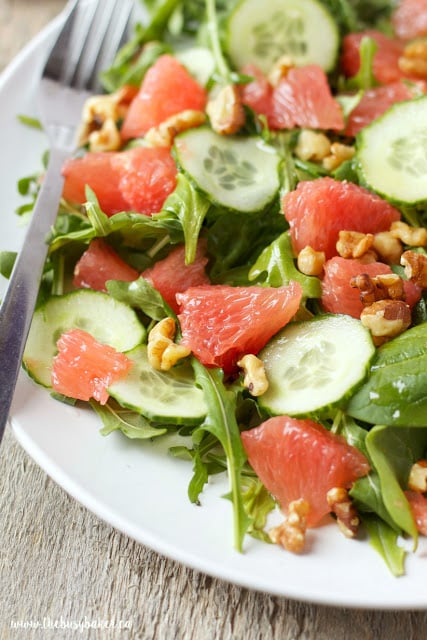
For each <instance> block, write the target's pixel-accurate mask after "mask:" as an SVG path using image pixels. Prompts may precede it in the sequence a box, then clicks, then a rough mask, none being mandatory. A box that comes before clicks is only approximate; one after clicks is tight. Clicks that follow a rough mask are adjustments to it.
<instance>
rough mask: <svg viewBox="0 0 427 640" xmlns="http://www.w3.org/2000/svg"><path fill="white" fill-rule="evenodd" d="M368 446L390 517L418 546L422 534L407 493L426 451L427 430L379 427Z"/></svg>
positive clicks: (368, 440)
mask: <svg viewBox="0 0 427 640" xmlns="http://www.w3.org/2000/svg"><path fill="white" fill-rule="evenodd" d="M366 446H367V448H368V452H369V456H370V458H371V460H372V463H373V465H374V467H375V469H376V471H377V473H378V477H379V482H380V487H381V495H382V499H383V502H384V505H385V507H386V509H387V511H388V513H389V515H390V517H391V518H392V520H393V522H395V523H396V525H397V526H398V527H400V528H401V529H402V530H403V531H405V532H406V533H407V534H409V535H410V536H412V538H413V539H414V541H415V543H416V541H417V538H418V531H417V527H416V524H415V521H414V517H413V515H412V511H411V509H410V506H409V504H408V501H407V499H406V497H405V494H404V493H403V490H404V489H405V488H406V485H407V481H408V476H409V472H410V469H411V466H412V465H413V464H414V462H416V461H417V460H419V459H420V458H422V457H423V456H424V453H425V451H426V448H427V428H425V429H419V428H415V429H414V428H412V429H411V428H398V427H385V426H376V427H374V428H373V429H372V430H371V431H370V432H369V433H368V435H367V436H366Z"/></svg>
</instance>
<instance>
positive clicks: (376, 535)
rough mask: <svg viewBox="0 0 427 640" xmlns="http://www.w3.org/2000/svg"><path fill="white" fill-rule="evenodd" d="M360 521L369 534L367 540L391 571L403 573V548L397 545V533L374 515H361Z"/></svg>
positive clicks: (395, 574) (397, 573)
mask: <svg viewBox="0 0 427 640" xmlns="http://www.w3.org/2000/svg"><path fill="white" fill-rule="evenodd" d="M362 522H363V524H364V526H365V527H366V529H367V531H368V534H369V542H370V544H371V545H372V546H373V548H374V549H375V550H376V551H378V553H379V554H380V555H381V556H382V558H383V559H384V561H385V563H386V564H387V566H388V568H389V569H390V571H391V573H392V574H393V575H394V576H401V575H403V573H404V559H405V555H406V554H405V550H404V549H403V548H402V547H400V546H399V544H398V538H399V534H398V533H397V532H396V531H395V530H394V529H392V528H391V527H389V526H388V525H387V524H386V523H385V522H383V521H382V520H380V519H379V518H376V517H374V516H369V515H365V514H364V515H363V517H362Z"/></svg>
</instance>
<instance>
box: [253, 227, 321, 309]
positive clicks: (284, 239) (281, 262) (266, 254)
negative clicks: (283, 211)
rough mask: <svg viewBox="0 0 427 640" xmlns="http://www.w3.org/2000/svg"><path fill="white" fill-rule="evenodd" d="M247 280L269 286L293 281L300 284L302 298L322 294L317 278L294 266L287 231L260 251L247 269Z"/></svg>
mask: <svg viewBox="0 0 427 640" xmlns="http://www.w3.org/2000/svg"><path fill="white" fill-rule="evenodd" d="M249 280H257V281H258V282H260V281H261V282H263V283H264V284H266V285H269V286H270V287H281V286H284V285H287V284H289V282H291V281H294V282H299V283H300V284H301V286H302V290H303V297H304V298H320V296H321V294H322V289H321V285H320V280H319V278H315V277H313V276H305V275H304V274H303V273H301V272H300V271H298V269H297V268H296V266H295V263H294V255H293V251H292V244H291V239H290V236H289V233H287V232H286V233H282V234H281V235H280V236H279V237H278V238H277V239H276V240H274V241H273V242H272V243H271V244H270V245H269V246H268V247H266V248H265V249H264V251H262V253H261V254H260V256H259V257H258V259H257V261H256V262H255V264H254V265H253V266H252V268H251V269H250V271H249Z"/></svg>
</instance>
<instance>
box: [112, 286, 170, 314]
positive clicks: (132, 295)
mask: <svg viewBox="0 0 427 640" xmlns="http://www.w3.org/2000/svg"><path fill="white" fill-rule="evenodd" d="M106 287H107V291H108V293H109V294H110V295H111V296H112V297H113V298H115V299H116V300H119V301H120V302H124V303H125V304H128V305H129V306H130V307H134V308H136V309H140V310H141V311H143V313H145V315H147V316H148V317H150V318H152V319H153V320H162V318H165V317H166V316H173V315H174V313H173V311H172V310H171V308H170V307H169V305H168V304H166V302H165V301H164V300H163V298H162V296H161V294H160V293H159V292H158V291H157V289H155V288H154V287H153V286H152V285H151V284H150V283H149V282H148V280H145V278H143V277H140V278H138V279H137V280H134V281H133V282H122V281H119V280H108V281H107V283H106Z"/></svg>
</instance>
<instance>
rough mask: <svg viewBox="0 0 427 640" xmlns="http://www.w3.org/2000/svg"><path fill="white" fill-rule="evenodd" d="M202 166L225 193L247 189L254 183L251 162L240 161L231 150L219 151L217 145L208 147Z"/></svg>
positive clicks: (255, 170)
mask: <svg viewBox="0 0 427 640" xmlns="http://www.w3.org/2000/svg"><path fill="white" fill-rule="evenodd" d="M203 166H204V168H205V171H206V172H207V173H210V174H211V175H213V176H216V178H217V180H218V184H219V186H220V187H221V188H222V189H226V190H227V191H232V190H233V189H238V188H241V187H249V186H250V185H251V184H253V183H254V182H255V177H256V173H257V169H256V167H255V166H254V165H253V164H252V163H251V162H249V161H248V160H241V159H240V158H239V156H238V154H237V153H235V152H234V151H232V150H231V149H220V148H219V147H218V146H217V145H211V146H210V147H209V150H208V156H207V157H206V158H205V159H204V161H203Z"/></svg>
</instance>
